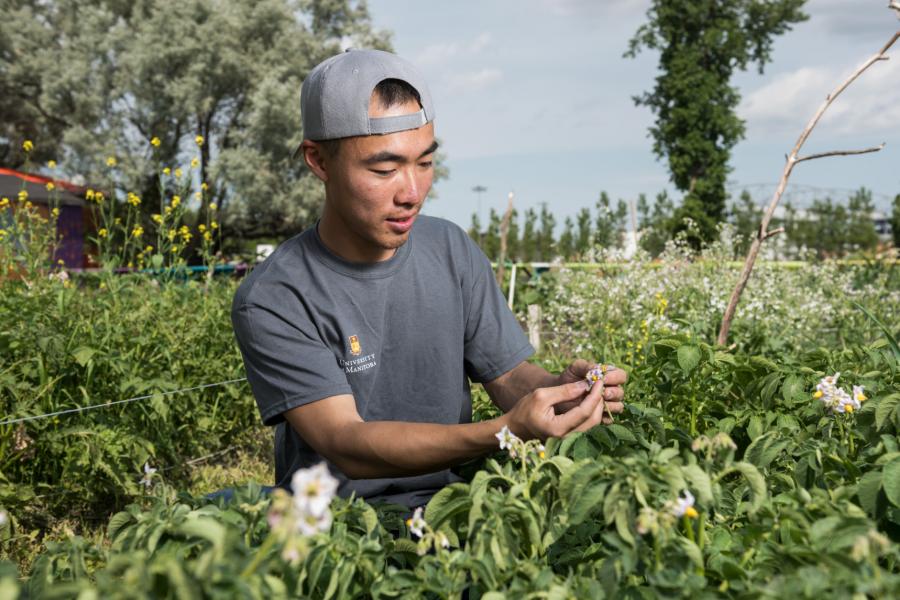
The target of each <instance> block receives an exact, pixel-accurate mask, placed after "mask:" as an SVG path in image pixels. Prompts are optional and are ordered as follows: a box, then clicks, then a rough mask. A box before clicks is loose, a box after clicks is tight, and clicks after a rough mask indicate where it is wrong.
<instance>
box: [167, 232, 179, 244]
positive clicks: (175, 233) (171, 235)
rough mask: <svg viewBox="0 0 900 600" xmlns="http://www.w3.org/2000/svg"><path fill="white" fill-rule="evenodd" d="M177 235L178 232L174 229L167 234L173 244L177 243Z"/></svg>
mask: <svg viewBox="0 0 900 600" xmlns="http://www.w3.org/2000/svg"><path fill="white" fill-rule="evenodd" d="M177 234H178V232H177V231H175V230H174V229H170V230H169V231H168V232H166V237H168V238H169V241H170V242H173V241H175V236H176V235H177Z"/></svg>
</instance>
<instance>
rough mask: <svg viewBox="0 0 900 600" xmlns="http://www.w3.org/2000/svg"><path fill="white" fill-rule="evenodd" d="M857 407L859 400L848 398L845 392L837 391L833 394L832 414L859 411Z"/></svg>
mask: <svg viewBox="0 0 900 600" xmlns="http://www.w3.org/2000/svg"><path fill="white" fill-rule="evenodd" d="M859 407H860V403H859V400H857V399H856V398H854V397H852V396H850V394H848V393H847V392H846V390H841V389H839V390H838V391H837V392H836V393H835V394H834V404H833V406H832V410H833V411H834V412H839V413H852V412H853V411H854V410H859Z"/></svg>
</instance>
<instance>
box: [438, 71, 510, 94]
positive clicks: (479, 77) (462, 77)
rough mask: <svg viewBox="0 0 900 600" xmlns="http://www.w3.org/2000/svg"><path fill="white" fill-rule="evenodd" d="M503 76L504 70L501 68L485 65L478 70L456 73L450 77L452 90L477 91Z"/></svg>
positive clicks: (449, 81)
mask: <svg viewBox="0 0 900 600" xmlns="http://www.w3.org/2000/svg"><path fill="white" fill-rule="evenodd" d="M502 78H503V71H501V70H500V69H496V68H492V67H485V68H483V69H479V70H477V71H467V72H463V73H456V74H454V75H451V76H450V77H449V78H448V83H449V87H450V90H451V91H459V92H462V91H468V92H471V91H476V90H483V89H484V88H487V87H490V86H491V85H493V84H495V83H497V82H498V81H500V80H501V79H502Z"/></svg>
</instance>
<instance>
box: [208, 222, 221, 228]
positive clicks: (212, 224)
mask: <svg viewBox="0 0 900 600" xmlns="http://www.w3.org/2000/svg"><path fill="white" fill-rule="evenodd" d="M209 226H210V227H212V228H213V229H218V228H219V224H218V223H216V222H215V221H213V222H212V223H210V224H209Z"/></svg>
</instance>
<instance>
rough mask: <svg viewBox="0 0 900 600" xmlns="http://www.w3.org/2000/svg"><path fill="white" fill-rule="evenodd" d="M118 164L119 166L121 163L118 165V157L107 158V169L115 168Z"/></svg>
mask: <svg viewBox="0 0 900 600" xmlns="http://www.w3.org/2000/svg"><path fill="white" fill-rule="evenodd" d="M117 164H119V163H118V161H117V160H116V157H115V156H107V157H106V166H107V167H114V166H116V165H117Z"/></svg>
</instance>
